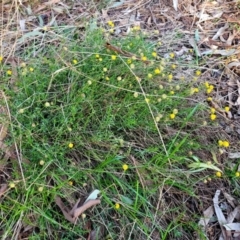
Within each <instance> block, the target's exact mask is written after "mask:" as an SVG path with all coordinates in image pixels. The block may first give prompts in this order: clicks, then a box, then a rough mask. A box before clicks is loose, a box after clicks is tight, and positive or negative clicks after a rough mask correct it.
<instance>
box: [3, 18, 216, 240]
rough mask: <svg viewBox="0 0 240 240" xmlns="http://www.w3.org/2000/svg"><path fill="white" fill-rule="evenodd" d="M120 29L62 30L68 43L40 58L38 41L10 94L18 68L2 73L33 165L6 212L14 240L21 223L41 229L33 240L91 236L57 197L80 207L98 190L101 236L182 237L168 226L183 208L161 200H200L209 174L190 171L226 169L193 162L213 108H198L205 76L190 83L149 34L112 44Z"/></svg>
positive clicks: (24, 167)
mask: <svg viewBox="0 0 240 240" xmlns="http://www.w3.org/2000/svg"><path fill="white" fill-rule="evenodd" d="M113 27H114V23H110V22H109V23H108V27H107V29H102V28H98V27H94V29H93V30H91V29H90V30H89V32H87V33H86V35H85V36H84V38H83V39H81V41H80V40H77V39H76V32H74V31H73V32H71V33H69V32H67V33H66V35H64V32H63V33H62V32H61V34H62V35H61V38H60V39H59V42H58V44H55V45H52V46H51V45H49V46H46V47H45V48H44V49H43V51H42V52H40V53H38V54H37V55H36V57H32V56H33V54H32V53H33V52H34V51H35V47H36V43H31V42H30V43H29V47H28V51H27V52H21V53H20V55H21V57H22V59H26V61H24V62H22V63H21V65H20V66H19V68H18V69H17V72H18V79H17V81H16V82H15V88H14V89H15V90H13V89H12V88H9V87H8V82H9V80H10V78H11V77H12V75H13V74H12V70H11V69H10V68H9V66H6V65H1V72H2V75H3V79H4V81H3V83H1V84H2V86H3V88H4V89H5V93H6V95H7V96H8V97H9V101H8V104H9V107H10V109H11V115H12V117H11V118H12V119H11V120H12V121H11V126H12V132H11V134H12V136H13V139H12V141H13V142H15V143H17V145H19V146H20V152H21V155H22V156H23V158H24V159H26V160H27V161H22V162H21V171H20V172H19V168H18V167H17V166H13V167H12V173H11V182H9V184H10V185H9V186H10V190H9V191H8V193H7V201H3V204H2V208H1V216H4V219H1V220H0V223H1V224H0V225H1V226H2V228H3V229H4V234H5V236H8V237H14V236H13V234H14V233H13V232H12V228H13V225H14V224H15V223H16V222H18V221H21V222H22V224H23V225H26V226H27V225H30V226H31V227H32V228H31V229H32V233H31V234H32V238H31V239H35V238H37V236H38V237H40V238H41V239H44V238H47V237H48V236H49V234H52V238H53V239H72V238H76V237H79V236H81V237H82V236H86V233H87V232H88V229H86V227H85V226H86V221H87V220H86V219H81V220H79V222H80V226H81V227H80V226H79V225H72V224H71V223H69V222H68V221H67V220H66V219H64V216H63V214H62V213H61V212H60V211H59V209H58V208H57V206H56V204H55V202H54V199H55V198H56V196H61V197H62V198H64V199H66V201H67V202H68V204H70V205H73V204H75V203H76V200H77V197H76V196H75V193H77V194H78V195H79V197H83V196H84V195H87V194H88V193H89V192H91V191H92V189H95V188H97V189H100V191H101V195H102V199H101V205H99V206H96V207H95V208H94V210H92V211H88V212H87V214H86V215H87V219H90V221H91V222H92V224H93V225H94V229H98V230H99V229H100V228H102V227H103V226H104V228H105V234H104V236H109V238H111V239H115V238H116V237H117V235H118V232H119V230H118V229H125V230H124V232H123V236H122V239H127V238H129V237H130V236H131V235H132V236H133V238H134V239H149V237H151V234H152V233H153V232H158V234H159V236H163V238H161V239H170V238H172V239H173V237H175V238H178V237H181V231H180V230H178V228H176V229H174V227H173V225H172V223H171V221H173V218H174V217H173V218H171V217H170V220H168V221H170V224H169V223H168V224H167V221H166V222H161V219H165V218H167V217H166V216H168V215H169V216H174V215H175V214H177V213H178V212H179V210H180V208H181V207H182V206H178V207H176V206H170V208H167V209H166V206H165V207H164V206H163V205H161V204H160V202H161V201H162V200H161V199H159V195H161V194H162V193H163V190H164V189H171V188H172V187H174V188H176V189H178V190H181V192H182V193H186V194H189V195H191V196H193V197H194V195H195V193H194V184H195V183H196V182H198V181H201V180H203V179H204V176H203V177H202V178H199V175H196V173H194V171H191V170H189V171H188V169H187V166H191V167H193V168H197V167H199V168H204V169H206V168H211V169H214V170H219V168H218V167H215V166H214V165H211V166H210V165H207V163H200V162H198V163H195V161H194V158H190V157H189V152H190V151H197V150H198V149H199V148H200V147H201V145H200V143H199V142H198V138H197V137H195V136H194V131H195V129H196V128H198V127H201V126H202V122H203V118H200V117H196V116H198V114H199V113H201V112H204V111H206V109H207V107H206V106H205V105H202V104H200V103H198V102H197V101H195V102H194V104H192V102H193V101H192V100H193V98H194V96H195V95H196V94H197V93H198V92H199V91H202V89H203V88H204V87H201V86H199V83H198V82H197V80H198V77H199V76H201V71H200V70H199V69H198V67H197V66H196V67H195V68H194V69H192V72H193V75H192V76H189V78H191V79H185V77H184V76H181V75H179V74H178V73H179V71H181V70H180V67H181V66H180V65H179V63H178V61H177V58H176V56H175V54H174V53H171V52H170V53H169V57H167V58H164V57H162V56H159V54H158V53H157V51H158V48H157V45H154V44H153V43H152V42H151V41H150V40H148V39H146V37H145V35H144V34H142V33H141V31H140V29H139V28H133V29H132V33H131V34H130V35H129V36H127V37H125V38H123V39H121V40H120V39H116V38H114V37H111V32H112V31H111V29H112V28H113ZM54 30H55V31H56V33H58V32H57V31H58V30H57V29H53V31H54ZM59 34H60V33H59ZM49 36H50V33H49ZM39 44H40V43H39ZM30 58H31V60H30ZM1 60H2V59H1ZM14 77H16V76H14ZM205 85H206V84H205ZM211 90H212V87H211V85H209V84H208V85H207V86H206V91H208V93H209V94H210V93H211ZM211 114H212V115H214V114H215V113H214V112H211ZM212 115H210V118H211V119H212V120H215V117H214V116H215V115H214V116H212ZM210 124H212V123H210ZM196 164H198V165H197V166H196ZM201 170H202V169H201ZM189 174H190V175H191V174H192V175H191V176H192V177H191V178H189ZM164 191H167V190H164ZM164 201H165V200H164ZM183 212H184V210H183ZM182 214H183V213H182ZM179 217H180V218H181V216H180V215H179ZM188 221H191V219H190V218H189V219H188ZM99 222H103V223H104V224H103V225H101V224H100V223H99ZM150 222H151V223H152V224H151V226H150V224H149V223H150ZM178 225H179V226H180V224H178ZM189 228H191V226H190V225H189ZM36 229H37V230H38V231H37V230H36ZM56 229H58V231H56ZM139 229H141V231H140V230H139ZM168 230H169V231H168ZM192 230H194V228H192ZM99 234H100V233H99ZM138 237H139V238H138ZM102 239H103V238H102Z"/></svg>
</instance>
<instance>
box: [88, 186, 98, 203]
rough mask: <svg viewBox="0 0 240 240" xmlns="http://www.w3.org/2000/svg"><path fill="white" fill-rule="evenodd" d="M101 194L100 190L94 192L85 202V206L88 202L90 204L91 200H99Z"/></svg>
mask: <svg viewBox="0 0 240 240" xmlns="http://www.w3.org/2000/svg"><path fill="white" fill-rule="evenodd" d="M99 193H100V191H99V190H98V189H95V190H93V191H92V192H91V193H90V195H89V196H88V198H87V199H86V200H85V202H84V204H85V203H86V202H88V201H89V200H95V199H97V198H98V194H99Z"/></svg>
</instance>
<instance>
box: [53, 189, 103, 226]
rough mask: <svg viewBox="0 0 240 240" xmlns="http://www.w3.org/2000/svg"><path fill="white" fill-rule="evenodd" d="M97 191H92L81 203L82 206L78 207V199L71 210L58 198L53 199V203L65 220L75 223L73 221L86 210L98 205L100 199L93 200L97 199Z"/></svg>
mask: <svg viewBox="0 0 240 240" xmlns="http://www.w3.org/2000/svg"><path fill="white" fill-rule="evenodd" d="M99 192H100V191H99V190H97V189H96V190H94V191H93V192H92V193H91V194H90V195H89V197H88V198H87V200H86V201H85V202H84V203H83V205H82V206H79V204H80V199H78V201H77V202H76V203H75V205H74V206H73V208H72V209H71V210H70V209H68V208H67V207H66V206H65V205H64V204H63V202H62V200H61V198H60V197H58V196H57V197H56V198H55V203H56V204H57V205H58V206H59V208H60V209H61V211H62V213H63V215H64V217H65V219H66V220H68V221H69V222H71V223H75V221H76V220H77V218H78V217H79V216H80V215H81V214H82V213H83V212H85V211H86V210H87V209H89V208H91V207H93V206H95V205H97V204H100V203H101V201H100V199H95V198H97V194H98V193H99Z"/></svg>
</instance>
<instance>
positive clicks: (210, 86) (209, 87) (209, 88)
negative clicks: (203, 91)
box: [207, 85, 214, 94]
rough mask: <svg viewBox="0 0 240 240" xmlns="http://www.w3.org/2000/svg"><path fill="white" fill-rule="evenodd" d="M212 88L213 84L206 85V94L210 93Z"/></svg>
mask: <svg viewBox="0 0 240 240" xmlns="http://www.w3.org/2000/svg"><path fill="white" fill-rule="evenodd" d="M213 89H214V86H213V85H209V86H208V87H207V93H208V94H209V93H211V92H212V90H213Z"/></svg>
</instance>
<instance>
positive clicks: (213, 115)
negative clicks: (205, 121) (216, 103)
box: [210, 113, 217, 121]
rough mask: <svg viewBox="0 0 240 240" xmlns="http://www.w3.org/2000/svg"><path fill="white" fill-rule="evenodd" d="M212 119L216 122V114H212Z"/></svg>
mask: <svg viewBox="0 0 240 240" xmlns="http://www.w3.org/2000/svg"><path fill="white" fill-rule="evenodd" d="M210 118H211V120H212V121H214V120H215V119H216V118H217V115H216V114H214V113H212V114H211V115H210Z"/></svg>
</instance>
